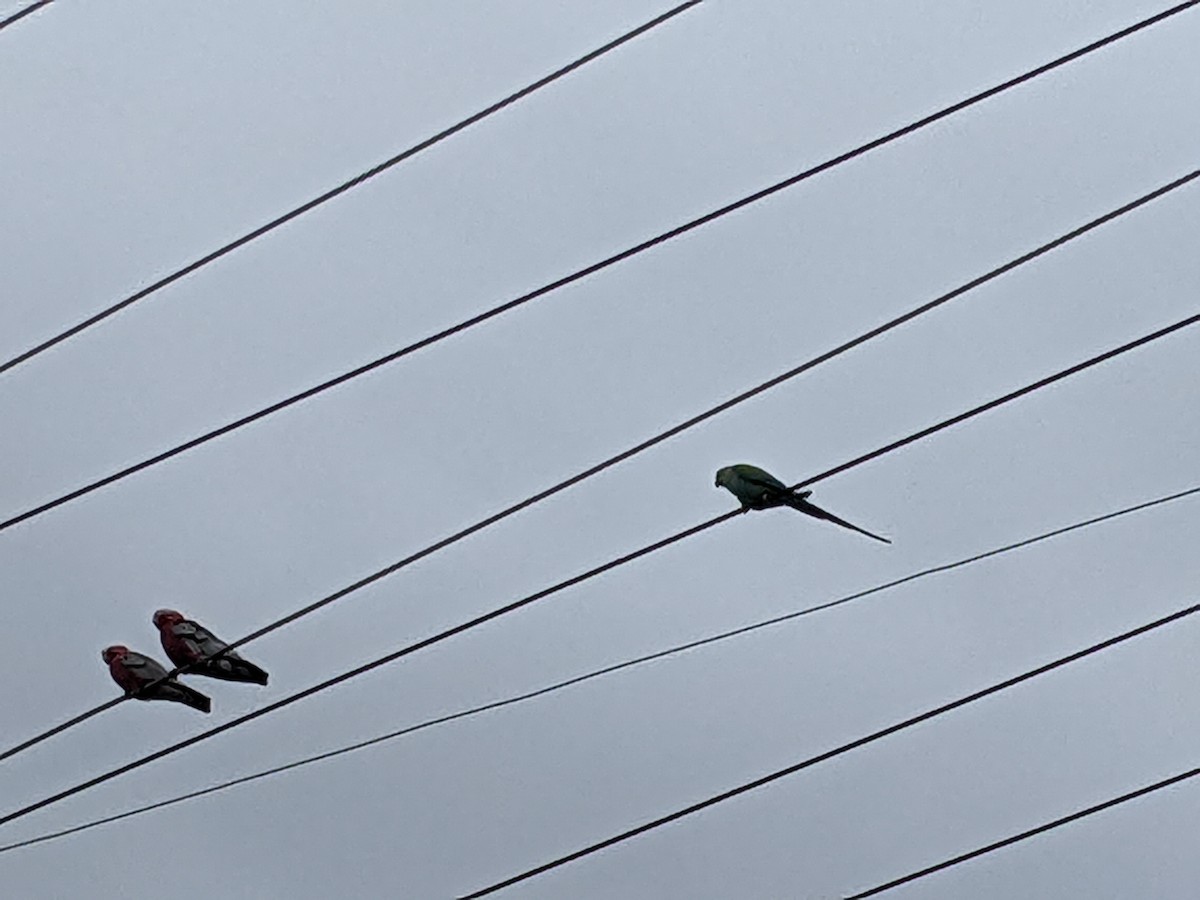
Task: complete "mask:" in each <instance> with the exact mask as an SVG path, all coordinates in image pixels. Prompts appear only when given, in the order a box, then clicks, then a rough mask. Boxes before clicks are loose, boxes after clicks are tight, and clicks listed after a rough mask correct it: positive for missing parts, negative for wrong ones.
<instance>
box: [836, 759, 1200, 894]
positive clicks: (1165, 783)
mask: <svg viewBox="0 0 1200 900" xmlns="http://www.w3.org/2000/svg"><path fill="white" fill-rule="evenodd" d="M1197 775H1200V768H1198V769H1189V770H1188V771H1186V772H1180V773H1179V774H1177V775H1172V776H1171V777H1170V778H1164V779H1163V780H1162V781H1156V782H1155V783H1154V784H1148V785H1146V786H1145V787H1140V788H1138V789H1137V790H1135V791H1130V792H1129V793H1127V794H1121V795H1120V796H1119V797H1112V798H1110V799H1108V800H1105V801H1104V802H1103V803H1097V804H1096V805H1095V806H1089V807H1087V808H1086V809H1081V810H1078V811H1077V812H1073V813H1071V814H1069V815H1066V816H1063V817H1061V818H1058V819H1055V820H1054V821H1052V822H1045V823H1043V824H1041V825H1038V826H1036V827H1034V828H1030V829H1029V830H1027V831H1022V832H1021V833H1020V834H1014V835H1010V836H1009V837H1006V838H1004V839H1002V840H999V841H996V842H994V843H991V844H988V845H987V846H985V847H979V848H977V849H975V850H972V851H970V852H969V853H963V854H961V855H959V856H955V857H954V858H952V859H947V860H945V861H944V862H940V863H937V864H935V865H932V866H928V867H926V868H924V869H921V870H920V871H917V872H911V873H909V874H908V875H905V876H903V877H901V878H897V879H895V880H894V881H889V882H887V883H886V884H881V885H878V886H876V887H873V888H870V889H869V890H866V891H862V892H861V893H858V894H853V895H852V896H850V897H847V898H846V900H861V898H863V897H874V896H875V895H876V894H882V893H883V892H884V891H888V890H891V889H892V888H895V887H899V886H900V885H902V884H908V883H909V882H911V881H916V880H917V879H918V878H924V877H925V876H926V875H932V874H933V873H934V872H940V871H942V870H943V869H949V868H950V867H951V866H957V865H958V864H959V863H964V862H967V861H968V860H971V859H976V858H977V857H980V856H983V855H985V854H987V853H992V852H993V851H995V850H1000V849H1003V848H1004V847H1009V846H1011V845H1013V844H1017V843H1020V842H1021V841H1024V840H1028V839H1029V838H1031V837H1037V836H1038V835H1039V834H1045V833H1046V832H1047V831H1053V830H1054V829H1055V828H1060V827H1062V826H1063V825H1069V824H1071V823H1072V822H1076V821H1078V820H1079V819H1085V818H1087V817H1088V816H1092V815H1095V814H1096V813H1099V812H1104V811H1105V810H1108V809H1112V808H1113V807H1114V806H1120V805H1121V804H1122V803H1128V802H1129V801H1130V800H1137V799H1138V798H1140V797H1145V796H1146V795H1147V794H1153V793H1154V792H1156V791H1161V790H1163V789H1164V788H1169V787H1171V786H1173V785H1176V784H1179V783H1180V782H1183V781H1187V780H1188V779H1189V778H1195V777H1196V776H1197Z"/></svg>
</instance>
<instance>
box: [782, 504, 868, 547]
mask: <svg viewBox="0 0 1200 900" xmlns="http://www.w3.org/2000/svg"><path fill="white" fill-rule="evenodd" d="M793 497H794V499H793V500H792V501H789V502H788V506H790V507H791V508H792V509H795V510H799V511H800V512H802V513H804V514H805V515H808V516H812V517H813V518H814V519H824V520H825V521H826V522H832V523H833V524H835V525H841V526H842V527H843V528H849V529H850V530H851V531H857V532H858V533H859V534H862V535H866V536H867V537H869V538H874V539H875V540H877V541H882V542H883V543H885V544H890V543H891V541H890V540H888V539H887V538H885V537H880V536H879V535H877V534H872V533H871V532H869V531H867V530H866V529H865V528H859V527H858V526H857V525H851V524H850V523H849V522H847V521H846V520H845V519H839V518H838V517H837V516H835V515H834V514H833V513H831V512H828V511H827V510H824V509H821V507H819V506H817V505H816V504H815V503H809V502H808V501H807V500H805V499H804V498H802V497H795V495H793Z"/></svg>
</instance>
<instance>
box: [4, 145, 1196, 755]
mask: <svg viewBox="0 0 1200 900" xmlns="http://www.w3.org/2000/svg"><path fill="white" fill-rule="evenodd" d="M1197 178H1200V169H1193V170H1192V171H1191V172H1188V173H1187V174H1185V175H1182V176H1181V177H1179V178H1176V179H1174V180H1173V181H1170V182H1168V183H1167V184H1164V185H1162V186H1160V187H1158V188H1155V189H1154V190H1152V191H1150V192H1148V193H1146V194H1143V195H1141V196H1140V197H1138V198H1137V199H1135V200H1132V201H1130V202H1129V203H1126V204H1123V205H1122V206H1119V207H1117V208H1116V209H1113V210H1110V211H1108V212H1106V213H1104V214H1103V215H1101V216H1098V217H1096V218H1094V219H1092V220H1091V221H1089V222H1086V223H1084V224H1083V225H1081V226H1079V227H1078V228H1074V229H1072V230H1071V231H1068V232H1066V233H1065V234H1062V235H1059V236H1058V237H1056V238H1054V239H1053V240H1050V241H1047V242H1046V243H1044V244H1042V245H1041V246H1039V247H1035V248H1034V249H1033V250H1030V251H1028V252H1027V253H1023V254H1021V255H1020V256H1018V257H1016V258H1015V259H1011V260H1009V261H1008V262H1006V263H1004V264H1003V265H1000V266H997V267H996V268H994V269H992V270H991V271H989V272H986V273H984V274H983V275H980V276H979V277H977V278H974V279H972V280H971V281H968V282H966V283H965V284H962V285H960V286H959V287H957V288H954V289H953V290H951V291H948V292H946V293H944V294H942V295H940V296H938V297H935V298H934V299H933V300H930V301H928V302H926V303H923V304H921V305H920V306H917V307H915V308H914V309H910V310H908V311H907V312H905V313H902V314H901V315H899V316H896V317H895V318H893V319H890V320H889V321H887V322H884V323H883V324H882V325H878V326H876V327H875V328H872V329H870V330H868V331H866V332H865V333H863V334H860V335H858V336H857V337H854V338H851V339H850V340H848V341H846V342H844V343H842V344H840V345H838V346H837V347H834V348H833V349H832V350H828V351H826V352H825V353H822V354H821V355H819V356H816V357H814V358H812V359H810V360H808V361H806V362H804V363H802V364H800V365H799V366H796V367H795V368H792V369H789V370H788V371H786V372H783V373H781V374H779V375H776V376H775V377H774V378H770V379H768V380H767V381H764V382H763V383H762V384H759V385H756V386H755V387H753V388H750V389H749V390H747V391H743V392H742V393H740V394H738V395H737V396H735V397H731V398H730V399H728V400H725V401H723V402H721V403H718V404H717V405H716V406H713V407H711V408H710V409H707V410H705V411H704V412H701V413H699V414H698V415H695V416H693V417H691V418H690V419H687V420H685V421H683V422H680V423H679V424H677V425H674V426H672V427H671V428H668V429H667V430H665V431H663V432H660V433H659V434H657V435H655V436H653V437H651V438H649V439H648V440H646V441H643V442H642V443H640V444H637V445H635V446H633V447H631V448H629V449H628V450H625V451H622V452H621V453H618V454H616V455H615V456H612V457H610V458H609V459H607V460H605V461H603V462H601V463H598V464H597V465H595V466H592V467H591V468H589V469H586V470H585V471H583V472H581V473H579V474H578V475H574V476H572V477H571V478H568V479H566V480H565V481H562V482H559V483H558V484H556V485H554V486H553V487H551V488H549V489H547V490H545V491H542V492H541V493H539V494H536V495H535V496H534V497H531V498H530V499H529V500H526V501H522V502H521V503H518V504H516V505H515V506H511V507H509V508H508V509H506V510H504V511H502V512H501V513H499V514H497V515H495V516H491V517H489V518H488V519H486V520H485V521H484V522H483V523H481V524H480V525H479V526H478V527H476V526H472V527H471V528H468V529H466V530H464V531H462V532H460V533H459V534H458V535H456V536H455V537H454V540H460V539H461V538H463V537H467V536H468V535H470V534H472V533H474V531H477V530H478V529H479V528H483V527H486V526H488V525H492V524H495V523H496V522H498V521H500V520H501V519H503V518H506V517H508V516H510V515H512V514H513V513H516V512H519V511H520V510H522V509H525V508H526V507H528V506H530V505H532V504H534V503H537V502H540V501H541V500H544V499H546V498H547V497H550V496H551V495H553V494H556V493H558V492H559V491H561V490H564V489H566V488H568V487H570V486H571V485H574V484H578V483H579V482H580V481H583V480H584V479H586V478H590V477H591V476H593V475H596V474H598V473H599V472H602V471H604V470H605V469H607V468H609V467H610V466H613V465H616V464H617V463H619V462H622V461H623V460H626V459H628V458H629V457H631V456H634V455H636V454H638V453H641V452H642V451H643V450H647V449H649V448H650V447H653V446H654V445H655V444H659V443H661V442H662V441H665V440H667V439H668V438H671V437H674V436H675V435H677V434H680V433H681V432H684V431H687V430H688V429H689V428H692V427H693V426H695V425H699V424H700V423H701V422H704V421H706V420H707V419H710V418H712V417H713V416H715V415H717V414H718V413H722V412H724V411H725V410H727V409H731V408H732V407H734V406H737V405H738V404H740V403H743V402H745V401H746V400H749V399H750V398H752V397H755V396H757V395H758V394H761V393H762V392H764V391H766V390H769V389H770V388H773V387H776V386H777V385H780V384H783V383H784V382H786V381H790V380H791V379H793V378H795V377H797V376H798V375H801V374H803V373H804V372H807V371H808V370H809V369H812V368H814V367H816V366H818V365H821V364H822V363H825V362H828V361H829V360H831V359H833V358H834V357H837V356H841V355H842V354H843V353H846V352H847V351H849V350H852V349H854V348H855V347H858V346H860V345H862V344H865V343H866V342H868V341H870V340H873V339H874V338H877V337H879V336H881V335H883V334H886V333H887V332H889V331H891V330H892V329H894V328H898V327H899V326H901V325H903V324H905V323H906V322H910V321H912V320H913V319H916V318H917V317H919V316H922V315H924V314H925V313H928V312H931V311H933V310H934V309H936V308H938V307H939V306H942V305H943V304H945V303H948V302H950V301H952V300H955V299H957V298H958V297H960V296H962V295H963V294H966V293H968V292H969V291H972V290H974V289H975V288H977V287H979V286H981V285H983V284H986V283H987V282H989V281H992V280H993V279H995V278H998V277H1000V276H1001V275H1004V274H1005V273H1007V272H1010V271H1012V270H1013V269H1016V268H1018V267H1020V266H1023V265H1024V264H1025V263H1028V262H1031V261H1033V260H1034V259H1037V258H1038V257H1040V256H1042V255H1044V254H1046V253H1049V252H1050V251H1051V250H1055V249H1057V248H1059V247H1061V246H1063V245H1064V244H1067V243H1070V242H1071V241H1073V240H1075V239H1076V238H1079V237H1082V236H1083V235H1085V234H1087V233H1088V232H1090V231H1093V230H1095V229H1096V228H1099V227H1100V226H1101V225H1104V224H1106V223H1108V222H1111V221H1113V220H1114V219H1118V218H1120V217H1121V216H1123V215H1125V214H1127V213H1130V212H1133V211H1134V210H1136V209H1138V208H1140V207H1142V206H1145V205H1146V204H1147V203H1150V202H1151V201H1153V200H1157V199H1159V198H1160V197H1163V196H1165V195H1166V194H1169V193H1171V192H1172V191H1175V190H1178V189H1179V188H1182V187H1185V186H1186V185H1189V184H1191V183H1192V182H1193V181H1195V180H1196V179H1197ZM289 402H291V401H283V404H284V405H286V404H288V403H289ZM282 408H283V406H281V405H280V404H275V405H274V406H271V407H267V408H266V409H265V410H259V411H258V412H255V413H251V414H250V415H248V416H244V417H242V418H240V419H237V420H235V421H234V422H230V423H228V424H226V425H222V426H221V427H220V428H216V429H214V430H212V431H208V432H206V433H204V434H202V435H199V436H198V437H194V438H192V439H190V440H188V441H185V442H183V443H182V444H178V445H177V446H175V447H172V448H171V449H169V450H164V451H163V452H161V453H157V454H155V455H154V456H151V457H148V458H147V459H144V460H142V461H140V462H137V463H134V464H132V465H129V466H126V467H125V468H123V469H120V470H118V471H116V472H113V473H111V474H109V475H106V476H105V477H103V478H99V479H97V480H95V481H92V482H90V483H88V484H85V485H83V486H82V487H79V488H76V489H74V490H72V491H69V492H68V493H66V494H63V495H61V496H59V497H56V498H54V499H52V500H48V501H46V502H44V503H41V504H39V505H37V506H35V507H32V508H31V509H27V510H25V511H23V512H20V513H17V514H15V515H13V516H10V517H9V518H8V519H5V520H3V521H0V531H4V530H6V529H8V528H12V527H13V526H15V525H19V524H21V523H22V522H26V521H28V520H30V519H33V518H35V517H37V516H40V515H42V514H43V513H47V512H49V511H50V510H52V509H57V508H58V507H60V506H63V505H64V504H67V503H70V502H71V501H73V500H78V499H79V498H80V497H84V496H86V495H88V494H90V493H92V492H93V491H96V490H99V489H100V488H102V487H107V486H108V485H110V484H113V483H114V482H117V481H121V480H123V479H125V478H128V477H129V476H131V475H135V474H137V473H138V472H141V471H143V470H145V469H148V468H150V467H151V466H156V465H158V464H159V463H162V462H166V461H167V460H169V459H172V458H173V457H176V456H179V455H180V454H182V453H185V452H187V451H188V450H192V449H195V448H196V447H199V446H200V445H202V444H206V443H208V442H209V441H211V440H214V439H216V438H218V437H221V436H222V435H225V434H228V433H229V432H231V431H235V430H237V429H238V428H241V427H243V426H245V425H248V424H250V423H251V422H254V421H256V420H258V419H260V418H262V417H264V416H266V415H269V414H270V413H271V412H275V411H278V410H279V409H282ZM441 546H445V545H439V549H440V547H441ZM0 759H3V757H0Z"/></svg>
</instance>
